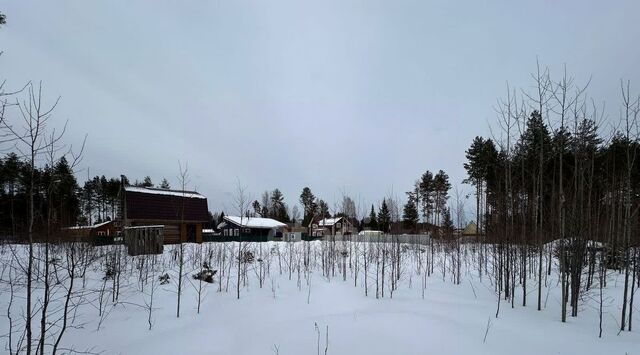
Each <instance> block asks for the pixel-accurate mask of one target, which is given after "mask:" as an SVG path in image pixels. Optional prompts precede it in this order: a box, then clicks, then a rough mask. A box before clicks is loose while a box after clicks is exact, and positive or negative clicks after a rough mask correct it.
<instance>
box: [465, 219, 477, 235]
mask: <svg viewBox="0 0 640 355" xmlns="http://www.w3.org/2000/svg"><path fill="white" fill-rule="evenodd" d="M477 234H478V225H477V224H476V222H473V221H471V222H469V224H467V226H466V227H465V228H464V229H463V230H462V235H464V236H469V235H477Z"/></svg>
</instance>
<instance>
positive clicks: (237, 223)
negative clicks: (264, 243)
mask: <svg viewBox="0 0 640 355" xmlns="http://www.w3.org/2000/svg"><path fill="white" fill-rule="evenodd" d="M286 228H287V225H286V224H284V223H282V222H278V221H276V220H275V219H271V218H260V217H242V218H240V217H236V216H224V221H223V222H222V223H220V224H219V225H218V230H220V231H221V232H222V236H223V237H263V238H265V239H273V238H282V233H283V232H284V230H285V229H286Z"/></svg>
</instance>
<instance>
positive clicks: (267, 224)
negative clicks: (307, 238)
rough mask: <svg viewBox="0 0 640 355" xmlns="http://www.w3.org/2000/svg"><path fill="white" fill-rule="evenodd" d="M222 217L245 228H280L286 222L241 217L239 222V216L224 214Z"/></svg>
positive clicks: (284, 225)
mask: <svg viewBox="0 0 640 355" xmlns="http://www.w3.org/2000/svg"><path fill="white" fill-rule="evenodd" d="M224 219H225V220H227V221H229V222H231V223H233V224H236V225H239V226H241V227H247V228H282V227H286V226H287V225H286V224H284V223H282V222H278V221H276V220H275V219H271V218H261V217H242V223H240V221H241V219H240V217H236V216H224ZM223 223H224V222H223Z"/></svg>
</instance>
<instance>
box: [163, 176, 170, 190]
mask: <svg viewBox="0 0 640 355" xmlns="http://www.w3.org/2000/svg"><path fill="white" fill-rule="evenodd" d="M160 188H161V189H165V190H169V189H170V188H171V185H169V181H167V179H165V178H162V182H160Z"/></svg>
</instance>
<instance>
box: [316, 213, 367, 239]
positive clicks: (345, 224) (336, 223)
mask: <svg viewBox="0 0 640 355" xmlns="http://www.w3.org/2000/svg"><path fill="white" fill-rule="evenodd" d="M316 225H317V226H314V229H313V235H315V236H320V235H335V236H342V235H351V234H357V233H358V229H357V228H355V227H354V226H353V223H351V221H349V219H348V218H346V217H334V218H323V219H321V220H319V221H318V222H317V223H316Z"/></svg>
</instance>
